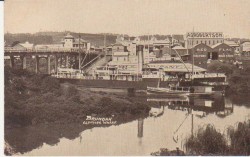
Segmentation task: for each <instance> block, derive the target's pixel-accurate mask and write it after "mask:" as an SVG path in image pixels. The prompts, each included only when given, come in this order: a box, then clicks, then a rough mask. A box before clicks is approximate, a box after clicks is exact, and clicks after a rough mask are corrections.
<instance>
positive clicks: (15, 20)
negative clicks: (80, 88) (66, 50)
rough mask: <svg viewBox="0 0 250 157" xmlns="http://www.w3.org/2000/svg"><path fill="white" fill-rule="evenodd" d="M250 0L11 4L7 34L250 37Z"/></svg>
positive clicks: (37, 0)
mask: <svg viewBox="0 0 250 157" xmlns="http://www.w3.org/2000/svg"><path fill="white" fill-rule="evenodd" d="M249 8H250V0H5V4H4V25H5V26H4V32H5V33H6V32H9V33H35V32H39V31H65V30H67V31H73V32H81V33H118V34H128V35H135V36H136V35H142V34H161V35H167V34H185V33H186V32H192V31H193V30H194V31H195V32H223V33H224V36H225V37H240V38H250V9H249Z"/></svg>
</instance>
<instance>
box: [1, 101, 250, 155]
mask: <svg viewBox="0 0 250 157" xmlns="http://www.w3.org/2000/svg"><path fill="white" fill-rule="evenodd" d="M140 99H142V100H144V101H143V102H144V103H148V104H149V105H150V106H151V111H150V114H149V116H148V117H146V118H136V119H134V120H132V121H129V122H124V123H121V124H119V125H110V126H106V127H104V126H99V125H96V126H94V127H89V128H85V129H82V126H75V125H67V126H65V125H64V126H58V127H57V126H49V127H48V126H46V127H45V126H40V127H39V126H36V128H34V127H28V128H18V129H14V130H9V132H8V133H7V136H6V137H5V138H6V139H7V140H8V141H12V142H11V143H12V144H13V145H14V147H15V148H17V150H18V152H19V153H18V154H17V155H27V156H29V155H51V156H54V155H70V156H72V155H79V156H80V155H112V156H115V155H150V153H152V152H155V151H158V150H159V149H160V148H168V149H170V150H173V149H176V147H179V148H180V149H184V146H183V145H184V142H185V140H186V138H187V137H188V136H190V135H191V134H192V133H195V132H196V130H197V129H198V128H199V127H203V126H204V125H205V124H212V125H214V126H215V128H216V129H218V130H219V131H221V132H222V133H223V132H225V129H226V128H227V127H228V126H230V125H232V126H235V125H236V124H237V122H243V121H244V120H246V119H249V116H250V105H249V103H248V102H244V101H243V102H239V101H238V100H232V99H231V98H224V97H216V98H162V97H157V98H155V97H141V98H140ZM13 141H15V142H13Z"/></svg>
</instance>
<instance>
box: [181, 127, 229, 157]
mask: <svg viewBox="0 0 250 157" xmlns="http://www.w3.org/2000/svg"><path fill="white" fill-rule="evenodd" d="M185 145H186V148H187V149H188V150H189V151H191V152H193V151H194V152H196V153H198V154H200V155H206V154H210V153H212V154H224V152H225V151H226V150H227V144H226V140H225V138H224V136H223V135H222V134H221V133H220V132H218V131H217V130H216V129H215V128H214V127H213V126H212V125H207V126H206V128H205V129H204V128H200V129H199V130H198V132H197V133H196V134H195V135H194V136H191V137H189V138H188V140H187V142H186V144H185Z"/></svg>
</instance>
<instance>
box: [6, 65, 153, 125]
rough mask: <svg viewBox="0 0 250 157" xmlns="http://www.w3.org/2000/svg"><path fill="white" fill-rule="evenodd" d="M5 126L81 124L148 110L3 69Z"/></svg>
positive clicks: (127, 101) (111, 96) (112, 96)
mask: <svg viewBox="0 0 250 157" xmlns="http://www.w3.org/2000/svg"><path fill="white" fill-rule="evenodd" d="M4 88H5V90H4V94H5V125H6V126H27V125H36V124H43V123H45V124H48V123H59V124H60V123H82V122H83V121H84V120H85V119H86V116H87V115H94V116H98V117H101V116H114V117H116V118H121V117H129V116H135V115H136V116H138V115H145V114H148V111H149V107H148V106H146V105H144V104H141V103H138V102H133V101H132V100H131V99H126V96H125V97H118V96H116V95H115V94H107V93H103V92H93V91H90V90H88V89H81V91H79V90H78V89H77V88H76V87H75V86H73V85H70V84H64V85H62V84H60V83H59V82H58V81H57V79H55V78H52V77H50V76H45V75H37V74H34V73H30V72H28V71H25V70H20V69H12V68H9V67H6V68H5V87H4Z"/></svg>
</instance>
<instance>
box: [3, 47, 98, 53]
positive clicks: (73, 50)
mask: <svg viewBox="0 0 250 157" xmlns="http://www.w3.org/2000/svg"><path fill="white" fill-rule="evenodd" d="M4 52H5V53H12V52H19V53H22V52H25V53H39V52H51V53H53V52H59V53H60V52H62V53H79V49H78V48H64V47H63V48H37V49H36V48H33V49H27V48H13V47H5V48H4ZM80 52H83V53H86V52H87V53H93V54H100V53H99V52H96V51H87V50H86V49H81V50H80Z"/></svg>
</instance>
